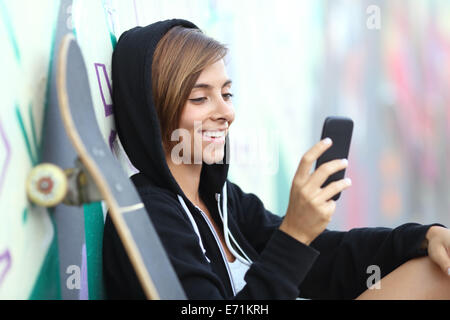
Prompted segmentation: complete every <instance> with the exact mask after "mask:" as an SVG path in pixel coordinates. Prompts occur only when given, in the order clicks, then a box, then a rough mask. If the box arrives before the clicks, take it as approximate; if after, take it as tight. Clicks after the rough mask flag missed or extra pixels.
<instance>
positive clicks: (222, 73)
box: [197, 59, 229, 87]
mask: <svg viewBox="0 0 450 320" xmlns="http://www.w3.org/2000/svg"><path fill="white" fill-rule="evenodd" d="M228 80H229V78H228V74H227V70H226V68H225V63H224V62H223V59H221V60H219V61H217V62H215V63H213V64H211V65H209V66H207V67H206V68H205V69H203V71H202V72H201V74H200V76H199V77H198V80H197V84H199V83H206V84H210V85H213V86H217V87H222V85H223V84H224V83H225V82H227V81H228Z"/></svg>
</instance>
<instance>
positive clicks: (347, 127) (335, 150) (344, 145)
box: [316, 116, 353, 201]
mask: <svg viewBox="0 0 450 320" xmlns="http://www.w3.org/2000/svg"><path fill="white" fill-rule="evenodd" d="M352 133H353V120H352V119H350V118H346V117H336V116H333V117H327V118H326V119H325V121H324V123H323V128H322V138H321V140H323V139H325V138H327V137H328V138H330V139H331V140H333V144H332V145H331V147H330V148H328V149H327V151H325V152H324V153H323V154H322V155H321V156H320V157H319V158H318V159H317V162H316V170H317V168H319V167H320V166H321V165H322V164H324V163H326V162H329V161H331V160H335V159H348V153H349V151H350V142H351V140H352ZM344 176H345V169H343V170H341V171H338V172H336V173H334V174H332V175H331V176H329V177H328V179H327V180H326V181H325V182H324V184H323V185H322V188H325V187H326V186H327V185H329V184H330V183H332V182H334V181H338V180H341V179H344ZM340 196H341V193H340V192H339V193H338V194H336V195H335V196H334V197H332V198H331V199H333V200H335V201H336V200H337V199H339V197H340Z"/></svg>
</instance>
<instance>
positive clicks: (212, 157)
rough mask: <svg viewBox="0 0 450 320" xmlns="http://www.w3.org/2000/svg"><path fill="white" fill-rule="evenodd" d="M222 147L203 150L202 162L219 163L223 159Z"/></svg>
mask: <svg viewBox="0 0 450 320" xmlns="http://www.w3.org/2000/svg"><path fill="white" fill-rule="evenodd" d="M223 156H224V148H223V147H222V148H220V149H216V150H212V151H205V152H203V162H205V163H206V164H214V163H219V162H221V161H222V160H223Z"/></svg>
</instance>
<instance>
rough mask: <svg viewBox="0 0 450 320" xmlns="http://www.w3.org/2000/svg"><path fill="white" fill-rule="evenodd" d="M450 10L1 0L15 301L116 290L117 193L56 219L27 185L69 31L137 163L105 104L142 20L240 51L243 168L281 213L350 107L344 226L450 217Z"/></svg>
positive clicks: (336, 3)
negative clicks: (187, 23) (172, 22)
mask: <svg viewBox="0 0 450 320" xmlns="http://www.w3.org/2000/svg"><path fill="white" fill-rule="evenodd" d="M449 17H450V2H448V1H446V0H430V1H425V0H423V1H420V0H410V1H408V0H389V1H387V0H386V1H382V0H378V1H376V0H373V1H350V0H347V1H346V0H328V1H327V0H310V1H306V0H305V1H297V0H279V1H274V0H239V1H238V0H227V1H220V0H216V1H213V0H195V1H194V0H89V1H87V0H73V1H69V0H61V1H56V0H55V1H53V0H40V1H34V0H0V41H1V43H2V50H1V51H0V68H1V70H2V73H1V74H0V96H1V97H2V100H1V102H0V221H1V223H0V298H3V299H5V298H6V299H15V298H18V299H28V298H31V299H33V298H49V299H60V298H61V299H101V298H102V287H101V256H100V254H101V243H100V244H99V243H98V241H100V239H101V233H102V219H101V218H100V220H98V219H97V220H95V219H94V220H95V221H94V222H93V220H89V219H87V218H86V217H87V216H89V217H92V216H93V214H94V213H96V214H97V215H99V216H100V217H102V215H104V212H105V208H104V206H103V205H102V204H101V203H100V204H97V205H94V206H84V207H83V208H82V209H81V210H82V212H81V214H80V215H79V216H77V217H69V216H68V215H67V216H65V217H62V218H55V217H54V216H53V215H52V211H51V210H47V209H44V208H39V207H36V206H33V205H31V204H30V203H29V202H28V201H27V199H26V195H25V179H26V175H27V173H28V172H29V170H30V169H31V168H32V167H33V166H34V165H36V164H37V163H39V162H40V160H41V157H40V155H41V152H42V150H41V149H42V139H43V134H42V133H43V132H45V128H44V115H45V111H46V110H47V108H48V105H49V91H50V90H51V86H52V79H51V75H52V72H53V71H54V70H53V69H54V67H53V63H54V57H55V56H54V55H55V53H56V52H57V49H58V46H59V43H57V41H58V40H57V39H56V36H55V35H57V34H61V32H71V33H73V34H74V35H75V37H76V39H77V41H78V42H79V43H80V46H81V47H82V51H83V55H84V58H85V60H86V65H87V69H88V72H89V78H90V84H91V94H92V96H93V99H94V105H95V107H96V112H97V120H98V122H99V125H100V127H101V129H102V132H103V134H104V137H105V140H106V141H107V142H109V144H110V146H111V149H112V151H113V152H114V154H115V155H116V156H117V157H118V158H119V160H120V161H121V163H122V164H123V165H124V169H125V170H129V173H130V174H131V173H132V172H133V170H132V168H130V166H129V164H128V162H127V161H126V157H124V156H123V152H121V149H120V143H119V142H118V141H117V139H116V137H115V131H114V127H113V121H112V117H113V115H111V114H109V113H107V112H103V110H106V108H107V106H108V105H110V103H111V96H110V86H111V83H110V79H111V70H110V65H111V54H112V50H113V48H114V46H115V44H116V42H117V39H118V38H119V37H120V35H121V34H122V32H124V31H125V30H128V29H130V28H132V27H134V26H136V25H142V26H144V25H147V24H150V23H153V22H156V21H158V20H163V19H169V18H184V19H187V20H191V21H192V22H194V23H195V24H196V25H197V26H199V27H200V28H201V29H202V30H203V31H204V32H205V33H206V34H208V35H210V36H212V37H214V38H216V39H217V40H219V41H221V42H223V43H225V44H227V45H228V47H229V48H230V54H229V56H228V57H227V70H228V73H229V76H230V77H231V78H232V79H233V88H232V93H233V94H234V98H233V99H234V100H233V101H234V107H235V111H236V120H235V122H234V124H233V125H232V127H231V128H232V130H231V131H230V141H231V164H230V175H229V178H230V180H231V181H233V182H235V183H237V184H238V185H239V186H240V187H241V188H242V189H243V190H244V191H245V192H249V193H250V192H251V193H254V194H256V195H257V196H258V197H259V198H260V199H261V200H262V201H263V203H264V204H265V206H266V208H267V209H268V210H270V211H271V212H273V213H276V214H278V215H281V216H282V215H284V213H285V211H286V208H287V204H288V199H289V191H290V186H291V182H292V178H293V176H294V173H295V171H296V169H297V166H298V164H299V161H300V159H301V157H302V156H303V154H304V153H305V152H306V151H307V150H308V149H309V148H311V147H312V146H313V145H314V144H315V143H317V142H318V141H319V140H320V135H321V130H322V125H323V121H324V119H325V118H326V117H327V116H331V115H336V116H346V117H350V118H352V119H353V121H354V131H353V140H352V144H351V147H350V155H349V167H348V169H347V176H348V177H350V178H351V179H352V181H353V186H352V187H351V188H350V189H348V190H346V191H345V192H344V193H343V194H342V195H341V198H340V199H339V200H338V207H337V210H336V212H335V214H334V217H333V220H332V222H331V224H330V225H329V228H330V229H334V230H348V229H351V228H355V227H375V226H385V227H395V226H398V225H400V224H402V223H406V222H418V223H424V224H428V223H434V222H439V223H442V224H444V225H447V226H450V212H449V209H450V200H449V199H450V192H449V187H450V169H449V165H450V162H449V159H450V157H449V156H450V147H449V143H448V140H449V138H450V104H449V101H450V99H449V98H450V96H449V95H450V93H449V91H450V90H449V88H448V87H449V85H450V19H449ZM47 125H51V124H47ZM83 212H84V214H83ZM86 213H89V214H88V215H87V216H86ZM74 230H75V231H76V232H75V231H74ZM92 234H94V235H95V237H94V239H97V240H96V241H97V242H96V243H94V244H92V243H93V242H92V241H91V242H89V241H87V238H88V236H89V235H92ZM68 252H70V254H68ZM77 268H78V269H77ZM73 270H75V271H73ZM93 270H96V272H93ZM76 271H78V273H79V274H77V272H76ZM76 276H78V277H81V280H80V281H78V283H77V282H76V279H75V280H74V278H73V277H75V278H76ZM73 281H75V282H73Z"/></svg>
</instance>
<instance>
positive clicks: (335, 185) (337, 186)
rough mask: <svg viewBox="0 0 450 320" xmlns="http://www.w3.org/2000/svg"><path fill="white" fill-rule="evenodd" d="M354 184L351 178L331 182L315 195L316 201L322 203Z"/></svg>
mask: <svg viewBox="0 0 450 320" xmlns="http://www.w3.org/2000/svg"><path fill="white" fill-rule="evenodd" d="M351 185H352V181H351V179H350V178H345V179H341V180H338V181H335V182H332V183H330V184H329V185H328V186H326V187H325V188H323V189H321V191H320V192H319V193H318V194H317V195H316V196H315V198H314V202H316V203H322V202H325V201H327V200H329V199H331V198H333V197H334V196H335V195H336V194H338V193H339V192H342V191H343V190H345V189H347V188H349V187H350V186H351Z"/></svg>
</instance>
